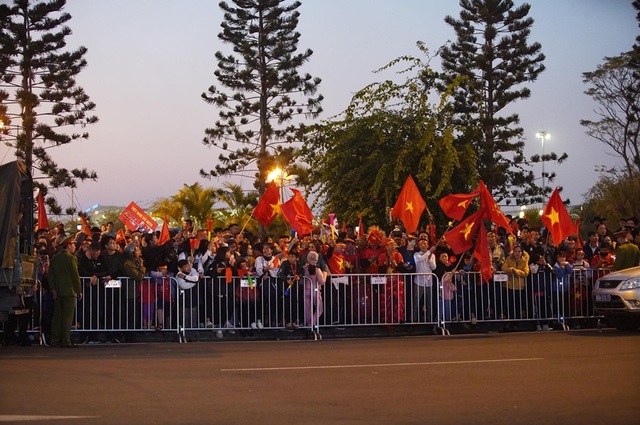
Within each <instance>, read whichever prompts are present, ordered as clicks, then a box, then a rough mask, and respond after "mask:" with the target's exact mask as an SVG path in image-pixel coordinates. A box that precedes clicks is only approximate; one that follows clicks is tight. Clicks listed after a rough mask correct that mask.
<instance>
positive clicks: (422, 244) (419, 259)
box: [411, 238, 448, 323]
mask: <svg viewBox="0 0 640 425" xmlns="http://www.w3.org/2000/svg"><path fill="white" fill-rule="evenodd" d="M418 248H419V251H417V252H416V253H414V254H413V257H414V261H415V265H416V273H418V275H417V276H416V277H415V279H414V281H413V286H414V287H413V295H412V297H411V320H412V321H413V322H414V323H415V322H422V321H426V322H432V321H434V320H435V319H434V314H433V308H432V298H433V297H432V294H433V290H432V286H433V282H432V281H433V276H432V274H433V271H434V270H435V269H436V266H437V264H436V257H435V255H434V254H433V252H431V250H430V249H429V239H427V238H421V239H420V240H419V241H418ZM447 261H448V259H447Z"/></svg>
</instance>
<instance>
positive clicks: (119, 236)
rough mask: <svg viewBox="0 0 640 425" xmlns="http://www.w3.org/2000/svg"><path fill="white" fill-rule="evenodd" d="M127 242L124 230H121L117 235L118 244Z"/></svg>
mask: <svg viewBox="0 0 640 425" xmlns="http://www.w3.org/2000/svg"><path fill="white" fill-rule="evenodd" d="M126 240H127V238H126V236H125V234H124V230H122V229H120V230H118V232H117V233H116V242H117V243H120V242H125V241H126Z"/></svg>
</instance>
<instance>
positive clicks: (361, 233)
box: [358, 215, 364, 239]
mask: <svg viewBox="0 0 640 425" xmlns="http://www.w3.org/2000/svg"><path fill="white" fill-rule="evenodd" d="M363 238H364V227H363V226H362V216H361V215H360V216H358V239H363Z"/></svg>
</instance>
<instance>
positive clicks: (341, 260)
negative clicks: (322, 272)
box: [338, 258, 344, 270]
mask: <svg viewBox="0 0 640 425" xmlns="http://www.w3.org/2000/svg"><path fill="white" fill-rule="evenodd" d="M338 267H339V268H340V270H344V259H343V258H341V259H340V260H338Z"/></svg>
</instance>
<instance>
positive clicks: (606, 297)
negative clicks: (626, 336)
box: [593, 267, 640, 330]
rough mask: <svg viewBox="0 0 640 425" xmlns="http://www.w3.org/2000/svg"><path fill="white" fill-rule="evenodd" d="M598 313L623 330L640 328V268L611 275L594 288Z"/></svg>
mask: <svg viewBox="0 0 640 425" xmlns="http://www.w3.org/2000/svg"><path fill="white" fill-rule="evenodd" d="M593 305H594V308H595V310H596V313H599V314H601V315H603V316H604V317H605V318H606V319H607V322H608V323H609V324H611V325H613V326H615V327H616V328H618V329H621V330H634V329H637V328H638V327H640V267H632V268H630V269H625V270H620V271H619V272H614V273H610V274H608V275H606V276H603V277H601V278H600V279H598V280H597V281H596V284H595V286H594V288H593Z"/></svg>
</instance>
